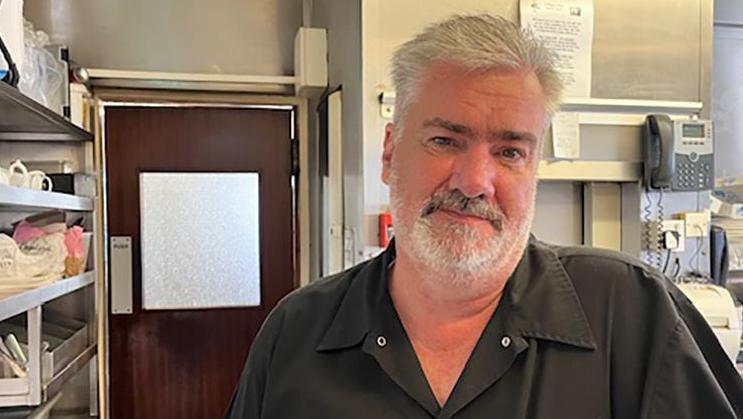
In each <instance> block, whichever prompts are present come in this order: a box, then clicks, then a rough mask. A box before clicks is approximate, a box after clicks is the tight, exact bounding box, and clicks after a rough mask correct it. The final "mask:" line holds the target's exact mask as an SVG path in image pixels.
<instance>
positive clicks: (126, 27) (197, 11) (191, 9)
mask: <svg viewBox="0 0 743 419" xmlns="http://www.w3.org/2000/svg"><path fill="white" fill-rule="evenodd" d="M24 13H25V16H26V18H27V19H28V20H30V21H31V22H32V23H34V24H35V25H36V26H37V27H38V28H40V29H43V30H45V31H46V32H47V33H49V34H50V35H51V36H52V40H53V41H55V42H59V43H63V44H67V45H68V46H69V47H70V55H71V57H72V58H73V59H74V60H75V61H77V62H79V63H80V64H82V65H83V66H86V67H98V68H113V69H124V70H150V71H171V72H202V73H218V74H251V75H273V76H275V75H290V74H293V72H294V71H293V69H294V58H293V53H294V52H293V51H294V35H295V34H296V31H297V28H298V27H299V26H300V24H301V22H302V4H301V1H300V0H258V1H246V0H209V1H204V0H75V1H66V0H28V1H26V2H25V10H24Z"/></svg>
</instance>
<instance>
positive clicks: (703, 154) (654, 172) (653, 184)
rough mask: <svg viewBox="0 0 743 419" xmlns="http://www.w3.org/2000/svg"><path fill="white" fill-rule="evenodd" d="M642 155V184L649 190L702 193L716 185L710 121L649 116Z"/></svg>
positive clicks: (644, 131) (644, 130)
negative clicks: (668, 189)
mask: <svg viewBox="0 0 743 419" xmlns="http://www.w3.org/2000/svg"><path fill="white" fill-rule="evenodd" d="M643 152H644V156H643V162H644V175H643V183H644V185H645V187H646V188H648V189H667V188H670V189H671V190H672V191H700V190H706V189H712V188H713V186H714V155H713V144H712V122H711V121H708V120H693V119H690V120H676V121H674V120H671V118H670V117H669V116H668V115H648V116H647V118H646V119H645V127H644V129H643Z"/></svg>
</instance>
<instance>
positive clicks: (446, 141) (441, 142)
mask: <svg viewBox="0 0 743 419" xmlns="http://www.w3.org/2000/svg"><path fill="white" fill-rule="evenodd" d="M430 142H431V143H432V144H434V145H437V146H439V147H452V146H454V145H455V144H454V140H452V139H451V138H446V137H433V138H431V140H430Z"/></svg>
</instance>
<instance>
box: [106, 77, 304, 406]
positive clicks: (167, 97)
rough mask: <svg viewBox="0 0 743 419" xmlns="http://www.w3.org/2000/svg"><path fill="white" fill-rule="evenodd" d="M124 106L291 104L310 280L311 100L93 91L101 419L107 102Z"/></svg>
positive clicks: (299, 227) (299, 218) (300, 243)
mask: <svg viewBox="0 0 743 419" xmlns="http://www.w3.org/2000/svg"><path fill="white" fill-rule="evenodd" d="M121 106H142V107H193V106H200V107H207V108H219V107H233V108H234V107H245V108H247V109H250V108H253V109H261V108H262V109H272V108H274V109H276V108H280V109H285V108H290V109H291V110H292V111H293V112H294V113H295V118H294V120H293V121H292V122H293V123H294V124H295V128H294V129H293V132H294V135H295V137H296V140H297V141H298V145H299V173H298V174H297V175H296V179H297V182H298V185H293V186H292V189H293V190H294V197H296V203H295V209H296V213H295V215H294V217H295V223H296V224H295V225H296V229H295V232H296V239H297V241H296V244H297V245H296V247H295V252H296V254H295V257H296V259H295V260H297V261H298V268H299V269H298V270H297V271H295V276H294V282H295V285H296V286H299V287H301V286H304V285H306V284H308V283H309V280H310V277H309V276H310V275H309V273H310V185H309V182H310V178H309V170H308V168H309V113H308V107H309V105H308V100H307V99H306V98H302V97H296V96H278V95H277V96H273V95H259V94H250V93H237V92H212V91H204V92H202V91H178V90H160V89H157V90H155V89H116V88H105V87H97V88H95V89H94V91H93V115H92V118H93V121H94V124H93V126H94V131H95V132H94V134H95V140H94V145H93V148H94V161H95V168H96V171H97V172H98V173H99V174H100V175H99V176H98V178H97V181H96V183H97V198H96V206H97V208H98V209H100V211H97V217H96V218H97V219H96V228H100V230H99V231H102V232H103V234H102V239H101V241H102V242H101V243H99V246H97V248H98V249H100V251H99V255H97V256H99V257H100V259H98V260H102V261H103V262H102V267H103V269H100V270H99V271H98V278H97V280H98V287H97V292H98V295H97V301H98V308H97V320H98V321H97V329H98V330H97V332H98V333H97V336H98V357H97V368H96V370H97V373H95V374H91V381H93V380H95V381H96V382H97V387H98V412H99V415H100V416H99V417H100V418H101V419H106V418H108V417H110V404H109V400H110V386H109V383H110V375H109V366H110V353H109V335H108V330H109V324H108V311H109V303H108V301H109V295H108V294H109V290H110V284H109V269H108V262H109V254H108V253H109V249H108V244H107V243H108V242H109V234H108V230H107V228H108V221H107V220H108V213H107V210H106V209H107V204H108V202H107V199H106V198H107V197H106V194H105V181H106V178H105V177H106V171H107V166H106V135H105V132H106V130H105V126H106V125H105V124H106V108H110V107H121Z"/></svg>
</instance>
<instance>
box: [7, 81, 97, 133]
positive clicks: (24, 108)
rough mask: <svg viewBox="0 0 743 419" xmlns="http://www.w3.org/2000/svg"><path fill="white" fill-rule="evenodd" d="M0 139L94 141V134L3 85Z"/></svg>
mask: <svg viewBox="0 0 743 419" xmlns="http://www.w3.org/2000/svg"><path fill="white" fill-rule="evenodd" d="M0 140H2V141H92V140H93V135H92V134H91V133H89V132H87V131H85V130H83V129H81V128H79V127H77V126H75V125H74V124H71V123H70V122H69V121H67V120H66V119H65V118H64V117H62V116H61V115H59V114H57V113H55V112H54V111H52V110H50V109H47V108H46V107H44V106H43V105H41V104H40V103H37V102H36V101H35V100H33V99H31V98H29V97H28V96H26V95H24V94H23V93H21V92H19V91H18V90H17V89H15V88H13V87H10V86H9V85H7V84H5V83H0Z"/></svg>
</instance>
